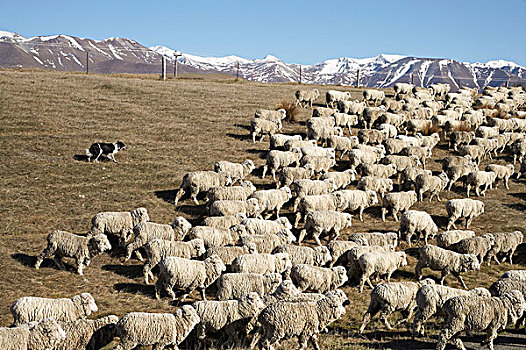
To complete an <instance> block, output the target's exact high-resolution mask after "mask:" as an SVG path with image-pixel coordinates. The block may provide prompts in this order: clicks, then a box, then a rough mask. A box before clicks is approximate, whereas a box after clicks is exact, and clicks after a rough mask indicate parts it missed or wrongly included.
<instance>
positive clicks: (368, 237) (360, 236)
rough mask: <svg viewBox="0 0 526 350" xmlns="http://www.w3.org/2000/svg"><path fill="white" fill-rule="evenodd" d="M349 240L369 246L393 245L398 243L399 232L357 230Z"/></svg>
mask: <svg viewBox="0 0 526 350" xmlns="http://www.w3.org/2000/svg"><path fill="white" fill-rule="evenodd" d="M349 241H353V242H356V243H360V244H362V245H369V246H389V245H391V246H393V247H396V246H397V245H398V234H397V233H396V232H385V233H384V232H357V233H353V234H351V235H350V236H349Z"/></svg>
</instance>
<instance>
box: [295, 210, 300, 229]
mask: <svg viewBox="0 0 526 350" xmlns="http://www.w3.org/2000/svg"><path fill="white" fill-rule="evenodd" d="M300 219H301V212H299V211H298V212H297V213H296V220H294V227H295V228H298V224H299V222H300Z"/></svg>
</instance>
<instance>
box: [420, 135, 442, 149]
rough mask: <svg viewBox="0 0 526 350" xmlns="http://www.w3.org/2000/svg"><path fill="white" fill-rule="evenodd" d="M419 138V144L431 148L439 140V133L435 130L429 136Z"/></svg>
mask: <svg viewBox="0 0 526 350" xmlns="http://www.w3.org/2000/svg"><path fill="white" fill-rule="evenodd" d="M421 139H422V144H421V145H420V146H422V147H427V148H429V149H430V150H432V149H433V148H435V146H436V145H437V144H438V143H439V142H440V135H439V134H438V133H436V132H435V133H433V134H431V135H429V136H421Z"/></svg>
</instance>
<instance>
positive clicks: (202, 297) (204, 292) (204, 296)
mask: <svg viewBox="0 0 526 350" xmlns="http://www.w3.org/2000/svg"><path fill="white" fill-rule="evenodd" d="M200 292H201V300H206V288H201V291H200Z"/></svg>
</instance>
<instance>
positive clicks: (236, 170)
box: [214, 159, 256, 183]
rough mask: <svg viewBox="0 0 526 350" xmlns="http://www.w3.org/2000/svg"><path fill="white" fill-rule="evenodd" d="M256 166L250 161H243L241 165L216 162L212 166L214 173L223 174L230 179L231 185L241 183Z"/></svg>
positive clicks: (223, 161)
mask: <svg viewBox="0 0 526 350" xmlns="http://www.w3.org/2000/svg"><path fill="white" fill-rule="evenodd" d="M255 168H256V166H255V165H254V162H253V161H252V160H250V159H247V160H245V161H244V162H243V163H242V164H239V163H232V162H227V161H225V160H222V161H219V162H216V163H215V164H214V171H215V172H216V173H221V172H223V173H225V174H227V175H228V176H230V178H231V179H232V183H236V182H238V181H242V180H243V179H244V178H245V177H247V176H248V175H250V174H251V173H252V171H254V169H255Z"/></svg>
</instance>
